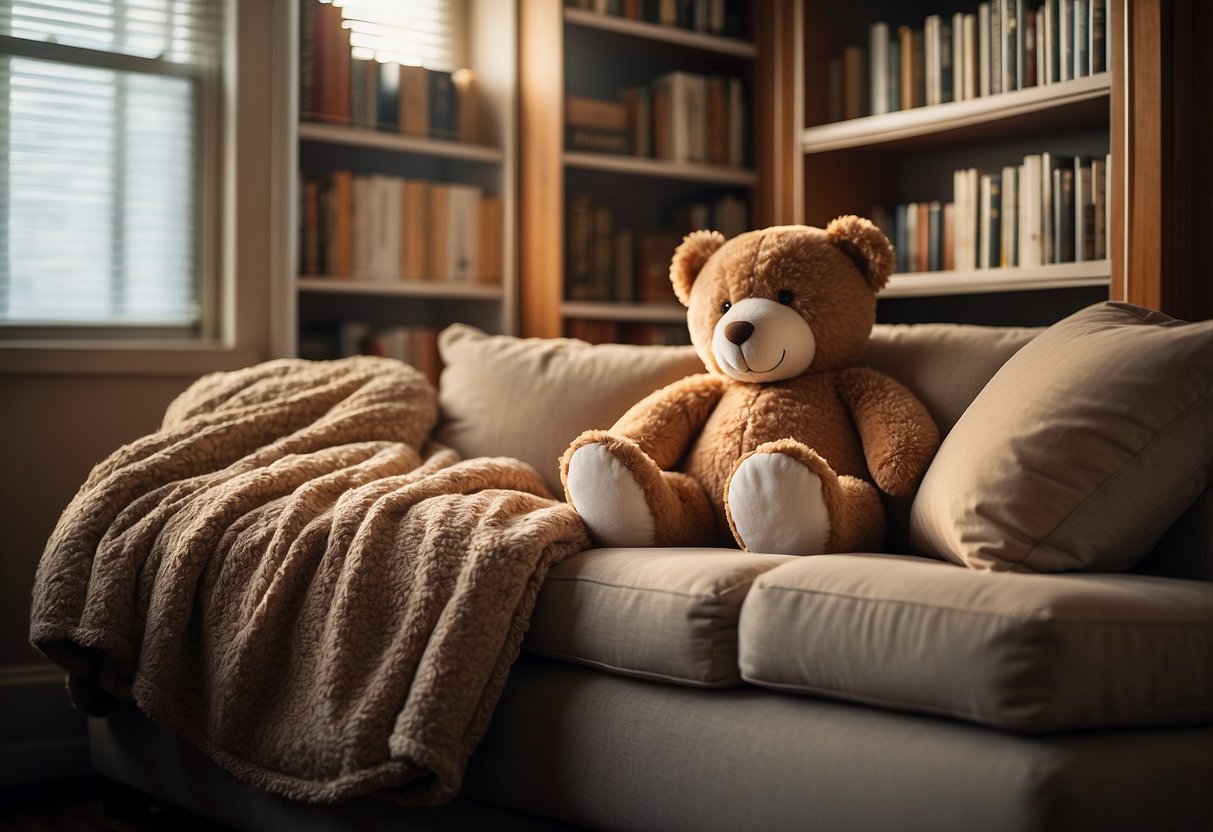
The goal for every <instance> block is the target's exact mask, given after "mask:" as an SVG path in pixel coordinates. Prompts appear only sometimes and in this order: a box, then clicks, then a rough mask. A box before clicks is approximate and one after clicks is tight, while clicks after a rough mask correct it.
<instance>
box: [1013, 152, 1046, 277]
mask: <svg viewBox="0 0 1213 832" xmlns="http://www.w3.org/2000/svg"><path fill="white" fill-rule="evenodd" d="M1040 170H1041V158H1040V154H1038V153H1032V154H1029V155H1027V156H1024V157H1023V170H1022V172H1021V173H1020V176H1019V218H1020V219H1019V265H1021V266H1039V265H1042V264H1043V262H1044V260H1043V258H1042V248H1041V240H1042V238H1041V234H1042V231H1043V227H1042V224H1041V222H1042V221H1041V204H1042V196H1041V175H1040Z"/></svg>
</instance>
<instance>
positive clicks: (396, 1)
mask: <svg viewBox="0 0 1213 832" xmlns="http://www.w3.org/2000/svg"><path fill="white" fill-rule="evenodd" d="M333 4H334V5H336V6H340V7H341V17H342V20H343V25H344V26H345V28H347V29H349V31H350V51H351V53H352V54H353V56H354V57H355V58H363V59H371V58H373V59H375V60H377V61H381V62H388V61H395V62H396V63H401V64H412V65H415V66H424V67H428V68H430V69H440V70H447V71H450V70H453V69H457V68H458V67H457V66H456V57H455V53H456V47H455V42H454V41H455V36H454V32H455V24H454V22H453V20H452V16H453V15H452V5H453V4H452V2H451V0H333Z"/></svg>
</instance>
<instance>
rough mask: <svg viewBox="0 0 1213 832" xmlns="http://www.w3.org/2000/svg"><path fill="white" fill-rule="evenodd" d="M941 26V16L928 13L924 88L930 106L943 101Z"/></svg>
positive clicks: (925, 34)
mask: <svg viewBox="0 0 1213 832" xmlns="http://www.w3.org/2000/svg"><path fill="white" fill-rule="evenodd" d="M940 26H941V18H940V16H939V15H937V14H932V15H928V16H927V18H926V20H924V21H923V25H922V54H923V89H924V91H925V97H924V99H925V103H926V106H928V107H933V106H935V105H936V104H939V103H941V96H942V94H943V86H942V84H941V83H940V80H941V79H940V70H941V69H942V65H943V64H942V61H941V60H940V52H941V47H942V43H941V40H940V32H939V30H940Z"/></svg>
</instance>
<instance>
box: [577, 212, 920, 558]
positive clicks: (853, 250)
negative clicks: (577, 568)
mask: <svg viewBox="0 0 1213 832" xmlns="http://www.w3.org/2000/svg"><path fill="white" fill-rule="evenodd" d="M892 267H893V249H892V246H891V245H890V244H889V241H888V239H886V238H885V236H884V235H883V234H882V233H881V232H880V230H879V229H877V228H876V226H875V225H873V224H872V223H871V222H869V221H868V220H865V219H862V218H860V217H853V216H846V217H839V218H838V219H836V220H834V221H833V222H831V223H830V224H829V226H828V227H827V228H826V229H825V230H822V229H820V228H810V227H807V226H780V227H775V228H767V229H765V230H761V231H751V232H748V233H745V234H741V235H739V236H737V237H735V238H733V239H732V240H730V241H727V242H726V241H725V238H724V237H723V236H722V235H721V234H719V233H718V232H715V231H696V232H695V233H693V234H690V235H688V236H687V237H686V238H685V239H684V240H683V242H682V244H681V245H679V246H678V248H677V249H676V250H675V252H674V257H673V261H672V262H671V264H670V280H671V281H672V282H673V284H674V292H675V294H677V296H678V299H679V300H680V301H681V302H682V304H683V305H684V306H686V307H687V320H688V326H689V327H690V331H691V342H692V343H693V344H694V345H695V349H696V350H697V351H698V353H699V356H700V357H701V358H702V359H703V362H704V365H705V366H706V367H707V369H708V372H707V373H706V374H703V375H696V376H690V377H688V378H685V379H683V380H681V381H678V382H675V383H673V384H671V385H669V386H667V387H665V388H663V389H661V390H658V391H657V392H655V393H653V394H652V395H650V396H648V397H647V398H645V399H644V400H642V401H641V402H639V403H638V404H636V405H634V406H633V407H632V408H631V410H629V411H628V412H627V413H626V414H624V416H623V417H622V418H620V420H619V421H618V422H616V423H615V425H614V427H612V428H611V429H610V430H607V431H603V430H590V431H586V432H585V433H583V434H582V435H581V436H579V437H578V438H577V439H576V440H574V442H573V443H572V444H571V445H570V446H569V448H568V450H567V451H566V452H565V454H564V456H563V457H562V459H561V477H562V480H563V482H564V486H565V496H566V498H567V499H568V501H569V503H570V504H572V505H573V507H574V508H575V509H576V510H577V512H578V513H579V514H580V515H581V517H582V519H584V520H585V522H586V525H587V526H588V527H589V529H590V532H591V534H592V535H593V536H594V538H595V539H596V540H597V541H598V543H599V544H600V545H603V546H691V545H713V544H715V545H728V542H729V541H732V540H736V542H737V544H738V545H740V546H741V547H742V548H743V549H746V550H749V551H751V552H778V553H788V554H802V555H808V554H815V553H821V552H840V551H863V550H878V549H879V547H880V546H881V545H882V542H883V538H884V522H885V521H884V509H883V506H882V504H881V501H880V498H879V496H878V495H877V492H876V489H875V488H874V487H873V486H872V481H874V482H875V483H876V485H877V486H879V487H880V488H881V489H882V490H884V491H885V492H887V493H888V494H892V495H895V496H904V495H907V494H909V493H911V492H912V491H913V489H914V487H915V486H916V484H917V483H918V481H919V479H920V478H921V477H922V475H923V473H924V472H925V471H926V467H927V464H928V463H929V462H930V460H931V458H932V456H933V455H934V453H935V450H936V448H937V447H938V445H939V430H938V428H937V427H936V426H935V423H934V422H933V421H932V419H931V417H930V415H929V414H928V413H927V411H926V408H924V407H923V405H922V403H921V402H919V401H918V399H916V398H915V397H914V394H913V393H911V392H910V391H909V390H907V389H906V388H905V387H903V386H902V385H901V384H899V383H898V382H896V381H894V380H893V379H891V378H889V377H888V376H886V375H883V374H882V373H879V372H877V371H875V370H872V369H869V368H867V367H861V366H856V364H857V362H858V361H860V360H861V359H862V358H863V355H864V351H865V348H866V347H867V343H868V338H869V336H870V334H871V331H872V325H873V323H874V322H875V319H876V293H877V292H878V291H879V290H880V289H881V288H882V287H883V286H884V285H885V283H886V282H887V281H888V278H889V274H890V272H891V271H892Z"/></svg>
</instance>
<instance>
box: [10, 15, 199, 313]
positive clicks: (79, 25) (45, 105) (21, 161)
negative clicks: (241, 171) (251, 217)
mask: <svg viewBox="0 0 1213 832" xmlns="http://www.w3.org/2000/svg"><path fill="white" fill-rule="evenodd" d="M221 5H222V3H221V0H62V2H53V3H51V2H36V1H35V0H0V326H3V327H5V328H6V329H8V330H10V334H11V330H13V329H14V328H18V327H35V328H37V327H43V328H46V327H50V328H55V327H64V326H67V327H104V328H108V329H115V328H117V329H121V330H123V333H124V334H125V333H126V332H128V331H130V330H131V329H133V328H151V329H159V328H165V327H170V328H173V329H181V328H185V329H187V330H190V331H196V330H197V329H198V327H199V326H200V324H201V319H202V304H201V297H202V293H201V279H202V275H201V274H200V267H199V261H200V251H201V246H202V240H201V235H200V227H201V224H202V219H203V212H204V206H203V202H204V189H203V186H202V175H201V169H202V166H201V162H202V159H203V158H204V154H205V152H206V143H207V141H208V140H210V139H209V136H210V135H211V133H212V132H213V131H210V130H208V124H210V123H211V122H213V117H212V114H211V113H210V112H209V106H208V105H209V101H210V100H212V92H213V90H214V89H215V88H216V87H215V86H214V85H216V84H217V78H218V68H219V60H220V45H221V42H220V39H221V35H222V12H221Z"/></svg>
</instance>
